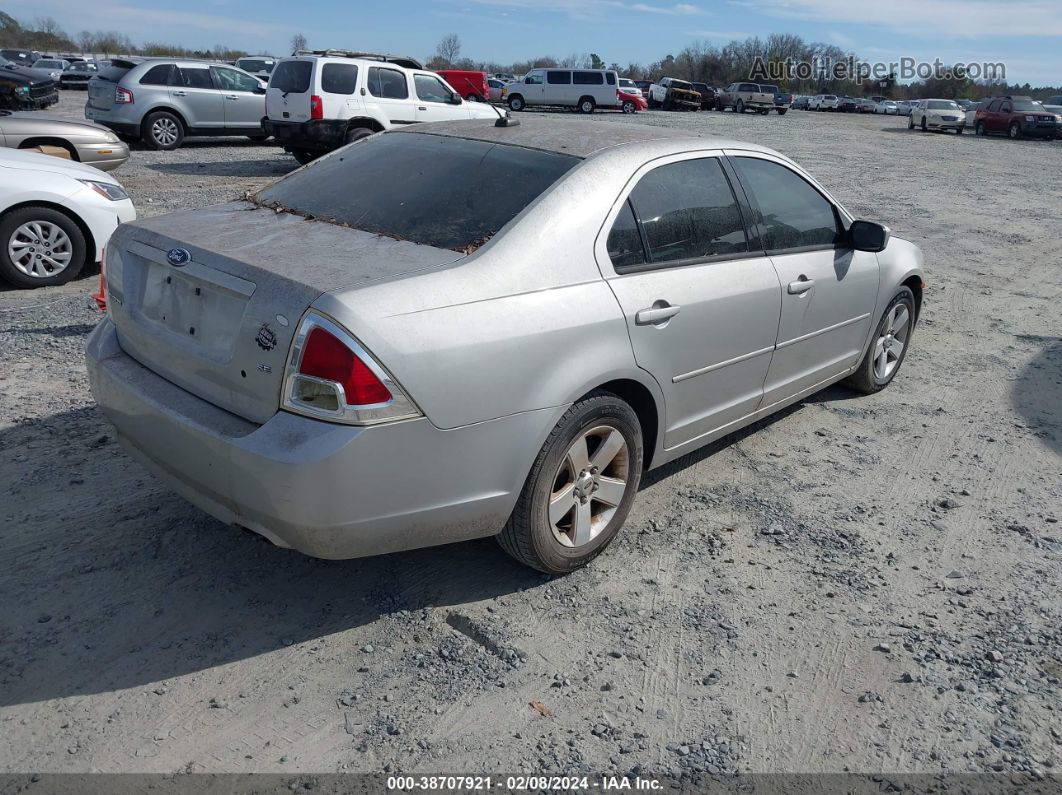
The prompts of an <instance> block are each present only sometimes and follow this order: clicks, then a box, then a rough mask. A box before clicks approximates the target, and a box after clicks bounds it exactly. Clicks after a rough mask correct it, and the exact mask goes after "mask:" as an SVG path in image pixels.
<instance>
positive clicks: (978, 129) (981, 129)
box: [974, 121, 985, 138]
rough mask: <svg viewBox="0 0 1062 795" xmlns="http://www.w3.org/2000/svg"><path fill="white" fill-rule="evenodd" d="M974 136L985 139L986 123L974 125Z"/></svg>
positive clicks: (981, 122)
mask: <svg viewBox="0 0 1062 795" xmlns="http://www.w3.org/2000/svg"><path fill="white" fill-rule="evenodd" d="M974 135H980V136H981V137H982V138H983V137H984V135H985V123H984V122H983V121H979V122H977V124H976V125H974Z"/></svg>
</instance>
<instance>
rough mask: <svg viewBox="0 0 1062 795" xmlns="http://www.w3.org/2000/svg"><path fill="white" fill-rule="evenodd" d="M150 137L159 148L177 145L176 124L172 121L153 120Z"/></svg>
mask: <svg viewBox="0 0 1062 795" xmlns="http://www.w3.org/2000/svg"><path fill="white" fill-rule="evenodd" d="M151 137H152V138H154V139H155V143H157V144H158V145H159V146H173V145H174V144H175V143H177V123H176V122H175V121H174V120H173V119H168V118H165V117H164V118H161V119H155V123H154V124H152V125H151Z"/></svg>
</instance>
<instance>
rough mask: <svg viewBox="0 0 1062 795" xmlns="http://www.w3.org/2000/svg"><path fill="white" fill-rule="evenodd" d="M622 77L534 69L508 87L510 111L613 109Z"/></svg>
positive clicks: (609, 73) (603, 71)
mask: <svg viewBox="0 0 1062 795" xmlns="http://www.w3.org/2000/svg"><path fill="white" fill-rule="evenodd" d="M618 88H619V75H617V74H616V72H614V71H613V70H611V69H532V70H531V71H530V72H528V73H527V74H526V75H524V78H523V80H521V81H520V82H518V83H510V84H509V95H508V97H507V99H506V101H507V102H508V103H509V109H510V110H523V109H524V108H525V107H530V106H544V105H554V106H561V107H566V108H577V109H578V110H579V112H580V113H593V112H594V109H595V108H614V107H616V105H617V103H618V100H617V97H616V90H617V89H618Z"/></svg>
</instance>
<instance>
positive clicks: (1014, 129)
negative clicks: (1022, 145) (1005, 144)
mask: <svg viewBox="0 0 1062 795" xmlns="http://www.w3.org/2000/svg"><path fill="white" fill-rule="evenodd" d="M1008 132H1009V134H1010V139H1011V140H1012V141H1017V140H1018V139H1019V138H1021V125H1020V124H1018V123H1017V122H1014V123H1013V124H1011V125H1010V127H1009V128H1008Z"/></svg>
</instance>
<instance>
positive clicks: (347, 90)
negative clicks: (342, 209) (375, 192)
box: [262, 50, 498, 163]
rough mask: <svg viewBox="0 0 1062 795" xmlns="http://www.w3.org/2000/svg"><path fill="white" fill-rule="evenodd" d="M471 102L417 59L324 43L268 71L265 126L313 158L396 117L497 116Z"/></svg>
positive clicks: (404, 120)
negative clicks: (327, 47)
mask: <svg viewBox="0 0 1062 795" xmlns="http://www.w3.org/2000/svg"><path fill="white" fill-rule="evenodd" d="M497 115H498V114H497V112H496V111H494V110H493V109H492V108H491V107H490V106H485V105H482V104H480V103H478V102H465V101H464V100H463V99H461V96H460V94H458V93H457V92H456V91H454V90H453V88H451V87H450V86H449V85H448V84H447V83H446V81H445V80H443V79H442V78H441V77H439V75H437V74H435V73H434V72H430V71H428V70H426V69H424V68H423V67H422V66H421V65H420V64H419V63H418V62H417V61H415V60H413V59H412V58H404V57H401V56H395V55H376V54H372V53H361V52H349V51H346V50H324V51H314V52H299V53H296V54H295V55H293V56H291V57H290V58H283V59H281V60H280V61H279V62H278V63H277V65H276V67H275V68H274V69H273V72H272V74H271V75H270V77H269V88H268V90H267V91H266V118H265V119H264V120H263V121H262V126H263V127H264V128H265V131H266V133H267V134H269V135H272V136H273V137H274V138H275V139H276V141H277V143H279V144H280V145H281V146H283V147H284V149H285V150H286V151H288V152H291V153H292V154H293V155H294V156H295V159H296V160H298V161H299V162H300V163H308V162H309V161H310V160H312V159H313V158H315V157H317V156H318V155H321V154H324V153H325V152H329V151H331V150H333V149H336V148H338V147H340V146H343V145H344V144H348V143H351V142H352V141H356V140H358V139H359V138H364V137H365V136H368V135H372V134H373V133H374V132H380V131H382V130H388V129H390V128H391V127H393V126H394V125H396V124H413V123H416V122H428V121H449V120H452V119H487V118H490V119H493V118H496V117H497Z"/></svg>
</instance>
